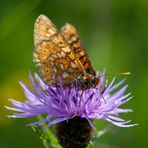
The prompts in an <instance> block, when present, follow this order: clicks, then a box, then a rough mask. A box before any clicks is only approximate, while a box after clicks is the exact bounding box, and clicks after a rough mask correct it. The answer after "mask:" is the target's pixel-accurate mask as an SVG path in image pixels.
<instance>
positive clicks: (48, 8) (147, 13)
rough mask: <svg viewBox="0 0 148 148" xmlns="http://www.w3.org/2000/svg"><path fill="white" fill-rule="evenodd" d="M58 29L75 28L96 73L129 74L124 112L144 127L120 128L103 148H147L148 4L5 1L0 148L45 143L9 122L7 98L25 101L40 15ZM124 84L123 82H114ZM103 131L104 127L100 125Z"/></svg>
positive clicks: (0, 17) (0, 12)
mask: <svg viewBox="0 0 148 148" xmlns="http://www.w3.org/2000/svg"><path fill="white" fill-rule="evenodd" d="M41 13H42V14H46V15H47V16H49V17H50V19H51V20H53V22H54V23H55V24H56V25H57V27H60V26H62V25H63V24H64V23H65V22H69V23H72V24H74V25H75V26H76V27H77V29H78V32H79V34H80V36H81V38H82V41H83V43H84V46H85V47H86V50H87V52H88V54H89V56H90V58H91V60H92V62H93V65H94V67H95V68H96V69H98V70H100V71H101V70H103V69H104V67H105V68H106V69H107V72H108V73H110V76H108V79H110V78H112V74H114V73H116V72H124V71H130V72H131V73H132V75H131V76H129V77H128V78H127V83H129V84H130V86H129V90H130V91H131V92H133V96H134V98H133V99H132V101H131V102H130V103H128V104H126V105H124V107H127V108H133V109H134V113H131V114H130V115H129V114H128V115H127V118H129V119H133V120H134V122H136V123H139V124H140V125H139V126H137V127H132V128H124V129H123V128H116V127H114V128H113V129H112V130H111V132H109V133H107V134H106V135H104V136H103V137H102V138H101V139H100V141H99V144H98V147H99V148H143V147H145V145H147V133H146V131H147V130H148V129H147V125H148V117H147V104H148V93H147V89H148V41H147V40H148V1H146V0H126V1H123V0H93V1H90V0H69V1H67V0H32V1H30V0H13V1H12V0H7V1H6V0H1V1H0V98H1V101H0V147H1V148H20V147H21V148H26V147H28V148H33V147H36V148H43V146H42V143H41V140H40V139H39V138H38V136H37V134H36V133H34V132H33V131H32V129H31V128H29V127H26V126H25V124H27V123H29V122H30V121H29V120H24V119H8V118H7V117H6V115H7V114H9V113H10V112H8V111H7V110H6V109H4V107H3V106H4V105H6V104H7V105H10V104H9V103H8V98H11V97H14V98H15V99H22V100H23V99H24V97H23V91H22V89H21V88H20V86H19V84H18V80H24V81H25V82H28V72H29V71H30V70H31V71H34V70H36V69H35V65H34V64H33V62H32V51H33V26H34V21H35V19H36V17H37V16H38V15H39V14H41ZM116 77H117V79H118V80H119V79H123V78H124V76H116ZM98 125H99V126H100V129H101V128H102V127H103V126H106V123H104V122H102V121H99V122H98Z"/></svg>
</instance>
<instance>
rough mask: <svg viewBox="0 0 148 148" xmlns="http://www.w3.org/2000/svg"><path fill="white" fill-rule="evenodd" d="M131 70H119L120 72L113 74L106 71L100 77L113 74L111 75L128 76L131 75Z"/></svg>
mask: <svg viewBox="0 0 148 148" xmlns="http://www.w3.org/2000/svg"><path fill="white" fill-rule="evenodd" d="M130 74H131V72H121V73H120V72H119V73H113V74H110V73H106V74H102V75H99V76H98V77H99V78H100V77H104V76H111V75H122V76H128V75H130Z"/></svg>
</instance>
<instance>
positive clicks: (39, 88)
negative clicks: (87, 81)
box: [6, 74, 135, 128]
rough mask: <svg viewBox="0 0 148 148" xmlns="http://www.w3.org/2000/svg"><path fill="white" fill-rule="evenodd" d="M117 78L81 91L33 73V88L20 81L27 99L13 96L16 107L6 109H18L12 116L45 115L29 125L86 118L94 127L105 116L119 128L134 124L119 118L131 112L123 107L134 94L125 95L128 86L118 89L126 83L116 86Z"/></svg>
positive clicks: (106, 119) (101, 80) (31, 78)
mask: <svg viewBox="0 0 148 148" xmlns="http://www.w3.org/2000/svg"><path fill="white" fill-rule="evenodd" d="M114 81H115V78H114V79H113V80H112V81H111V83H110V84H109V85H108V84H107V81H105V78H104V77H100V84H99V86H97V87H96V88H88V89H86V90H83V91H82V90H79V89H78V88H77V87H76V86H74V85H71V86H68V87H63V86H62V82H61V84H60V86H59V87H58V86H57V87H56V86H49V85H47V84H45V83H44V82H43V81H42V80H41V78H40V77H39V76H38V75H37V74H35V76H34V77H33V76H32V75H31V74H30V82H31V84H32V86H33V89H30V88H28V87H27V86H26V85H25V84H24V83H23V82H20V85H21V86H22V88H23V89H24V94H25V97H26V98H27V100H26V101H25V102H20V101H16V100H13V99H10V102H11V103H12V104H13V106H14V108H11V107H8V106H6V108H7V109H9V110H13V111H15V112H16V113H15V114H13V115H11V116H10V117H12V118H28V117H34V116H39V115H42V114H46V117H45V118H44V119H43V120H40V121H37V122H34V123H31V124H30V125H34V124H42V123H44V122H47V123H48V124H47V127H46V128H48V127H50V126H51V125H53V124H57V123H60V122H63V121H68V120H70V119H72V118H74V117H79V118H84V119H87V121H88V123H89V124H90V126H92V127H93V124H92V122H91V121H92V120H94V119H103V120H105V121H108V122H111V123H112V124H114V125H117V126H120V127H131V126H134V125H135V124H132V125H129V124H128V123H129V122H130V121H125V120H124V119H121V118H119V117H118V116H119V113H127V112H131V111H132V110H130V109H121V108H120V106H121V105H122V104H124V103H126V102H128V101H129V100H130V99H131V97H130V93H129V94H126V95H125V94H124V93H125V90H126V89H127V85H126V86H123V87H122V88H121V89H120V90H118V91H116V92H115V90H116V89H117V88H118V87H119V86H121V84H123V82H124V80H123V81H121V82H119V83H117V84H116V85H113V83H114ZM113 92H114V93H113Z"/></svg>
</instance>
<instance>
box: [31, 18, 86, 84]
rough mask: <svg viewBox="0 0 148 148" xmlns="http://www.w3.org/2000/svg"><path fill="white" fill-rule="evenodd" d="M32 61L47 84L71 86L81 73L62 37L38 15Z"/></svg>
mask: <svg viewBox="0 0 148 148" xmlns="http://www.w3.org/2000/svg"><path fill="white" fill-rule="evenodd" d="M34 44H35V50H34V61H35V62H36V63H37V65H38V67H39V69H40V71H41V74H42V75H43V77H44V79H45V81H46V82H48V83H49V84H54V82H56V84H59V83H60V82H59V80H60V79H62V80H63V84H64V85H67V84H71V83H72V82H73V81H75V79H76V78H77V77H78V76H79V75H80V74H81V73H83V67H82V65H81V62H80V61H79V59H78V58H77V57H76V56H75V54H74V53H73V51H72V50H71V49H70V47H69V45H68V43H67V42H66V41H65V39H64V37H63V35H62V34H61V33H60V32H59V31H58V30H57V28H56V27H55V26H54V24H53V23H52V22H51V21H50V20H49V19H48V18H47V17H46V16H44V15H40V16H39V17H38V18H37V20H36V22H35V28H34Z"/></svg>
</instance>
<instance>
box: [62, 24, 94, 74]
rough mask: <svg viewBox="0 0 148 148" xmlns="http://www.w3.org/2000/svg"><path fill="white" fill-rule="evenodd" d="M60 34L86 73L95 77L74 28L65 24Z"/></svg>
mask: <svg viewBox="0 0 148 148" xmlns="http://www.w3.org/2000/svg"><path fill="white" fill-rule="evenodd" d="M61 33H62V34H63V36H64V38H65V40H66V41H67V43H68V44H69V46H70V48H71V49H72V50H73V52H74V53H75V55H76V56H77V58H78V59H79V60H80V62H81V64H82V65H83V67H84V69H85V71H86V73H88V74H90V75H92V76H95V75H96V73H95V70H94V69H93V66H92V65H91V61H90V59H89V57H88V55H87V53H86V51H85V49H84V48H83V46H82V43H81V41H80V37H79V35H78V33H77V31H76V28H75V27H74V26H73V25H71V24H69V23H66V24H65V25H64V26H63V27H62V28H61Z"/></svg>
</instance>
